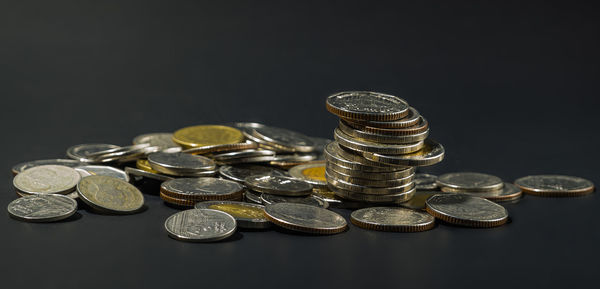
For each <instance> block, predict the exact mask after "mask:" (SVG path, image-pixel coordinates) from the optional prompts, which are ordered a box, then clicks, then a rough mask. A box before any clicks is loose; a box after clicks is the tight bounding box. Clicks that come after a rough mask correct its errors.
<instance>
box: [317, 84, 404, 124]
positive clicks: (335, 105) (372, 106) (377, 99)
mask: <svg viewBox="0 0 600 289" xmlns="http://www.w3.org/2000/svg"><path fill="white" fill-rule="evenodd" d="M326 104H327V108H328V110H329V111H331V112H332V113H335V114H337V115H338V116H340V117H344V118H350V119H364V120H396V119H400V118H401V117H403V116H404V115H406V113H407V112H408V104H407V103H406V101H405V100H403V99H401V98H399V97H396V96H393V95H389V94H383V93H378V92H371V91H345V92H339V93H336V94H333V95H330V96H329V97H327V100H326Z"/></svg>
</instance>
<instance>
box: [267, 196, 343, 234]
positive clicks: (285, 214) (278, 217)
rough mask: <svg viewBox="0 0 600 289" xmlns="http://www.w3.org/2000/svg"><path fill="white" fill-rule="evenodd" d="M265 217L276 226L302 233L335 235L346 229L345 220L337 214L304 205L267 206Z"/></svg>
mask: <svg viewBox="0 0 600 289" xmlns="http://www.w3.org/2000/svg"><path fill="white" fill-rule="evenodd" d="M265 215H266V217H267V219H269V220H270V221H271V222H273V223H274V224H275V225H277V226H280V227H283V228H286V229H289V230H294V231H298V232H303V233H310V234H337V233H341V232H343V231H344V230H345V229H346V227H347V223H346V220H345V219H344V217H342V216H340V215H339V214H337V213H334V212H332V211H329V210H326V209H323V208H319V207H315V206H309V205H304V204H294V203H275V204H271V205H267V206H266V207H265Z"/></svg>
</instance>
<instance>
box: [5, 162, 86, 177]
mask: <svg viewBox="0 0 600 289" xmlns="http://www.w3.org/2000/svg"><path fill="white" fill-rule="evenodd" d="M43 165H60V166H65V167H70V168H74V167H78V166H82V165H85V163H82V162H80V161H76V160H70V159H49V160H35V161H30V162H23V163H20V164H16V165H14V166H13V167H12V169H11V171H12V173H13V175H17V174H18V173H20V172H22V171H24V170H26V169H30V168H33V167H37V166H43Z"/></svg>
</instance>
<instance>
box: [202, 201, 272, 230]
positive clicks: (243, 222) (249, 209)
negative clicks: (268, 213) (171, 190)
mask: <svg viewBox="0 0 600 289" xmlns="http://www.w3.org/2000/svg"><path fill="white" fill-rule="evenodd" d="M194 207H195V208H196V209H213V210H217V211H222V212H225V213H228V214H230V215H231V216H232V217H233V218H235V221H236V222H237V225H238V227H240V228H247V229H266V228H269V227H271V222H269V220H267V218H266V217H265V213H264V210H265V206H263V205H259V204H251V203H244V202H237V201H206V202H199V203H196V205H195V206H194Z"/></svg>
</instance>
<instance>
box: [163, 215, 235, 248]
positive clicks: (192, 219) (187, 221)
mask: <svg viewBox="0 0 600 289" xmlns="http://www.w3.org/2000/svg"><path fill="white" fill-rule="evenodd" d="M236 227H237V224H236V221H235V219H234V218H233V217H232V216H231V215H229V214H227V213H225V212H222V211H217V210H212V209H190V210H185V211H182V212H178V213H175V214H173V215H171V216H170V217H169V218H167V220H166V221H165V229H166V230H167V232H168V233H169V236H171V237H172V238H174V239H177V240H181V241H189V242H215V241H219V240H223V239H225V238H227V237H229V236H231V235H233V233H235V229H236Z"/></svg>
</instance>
